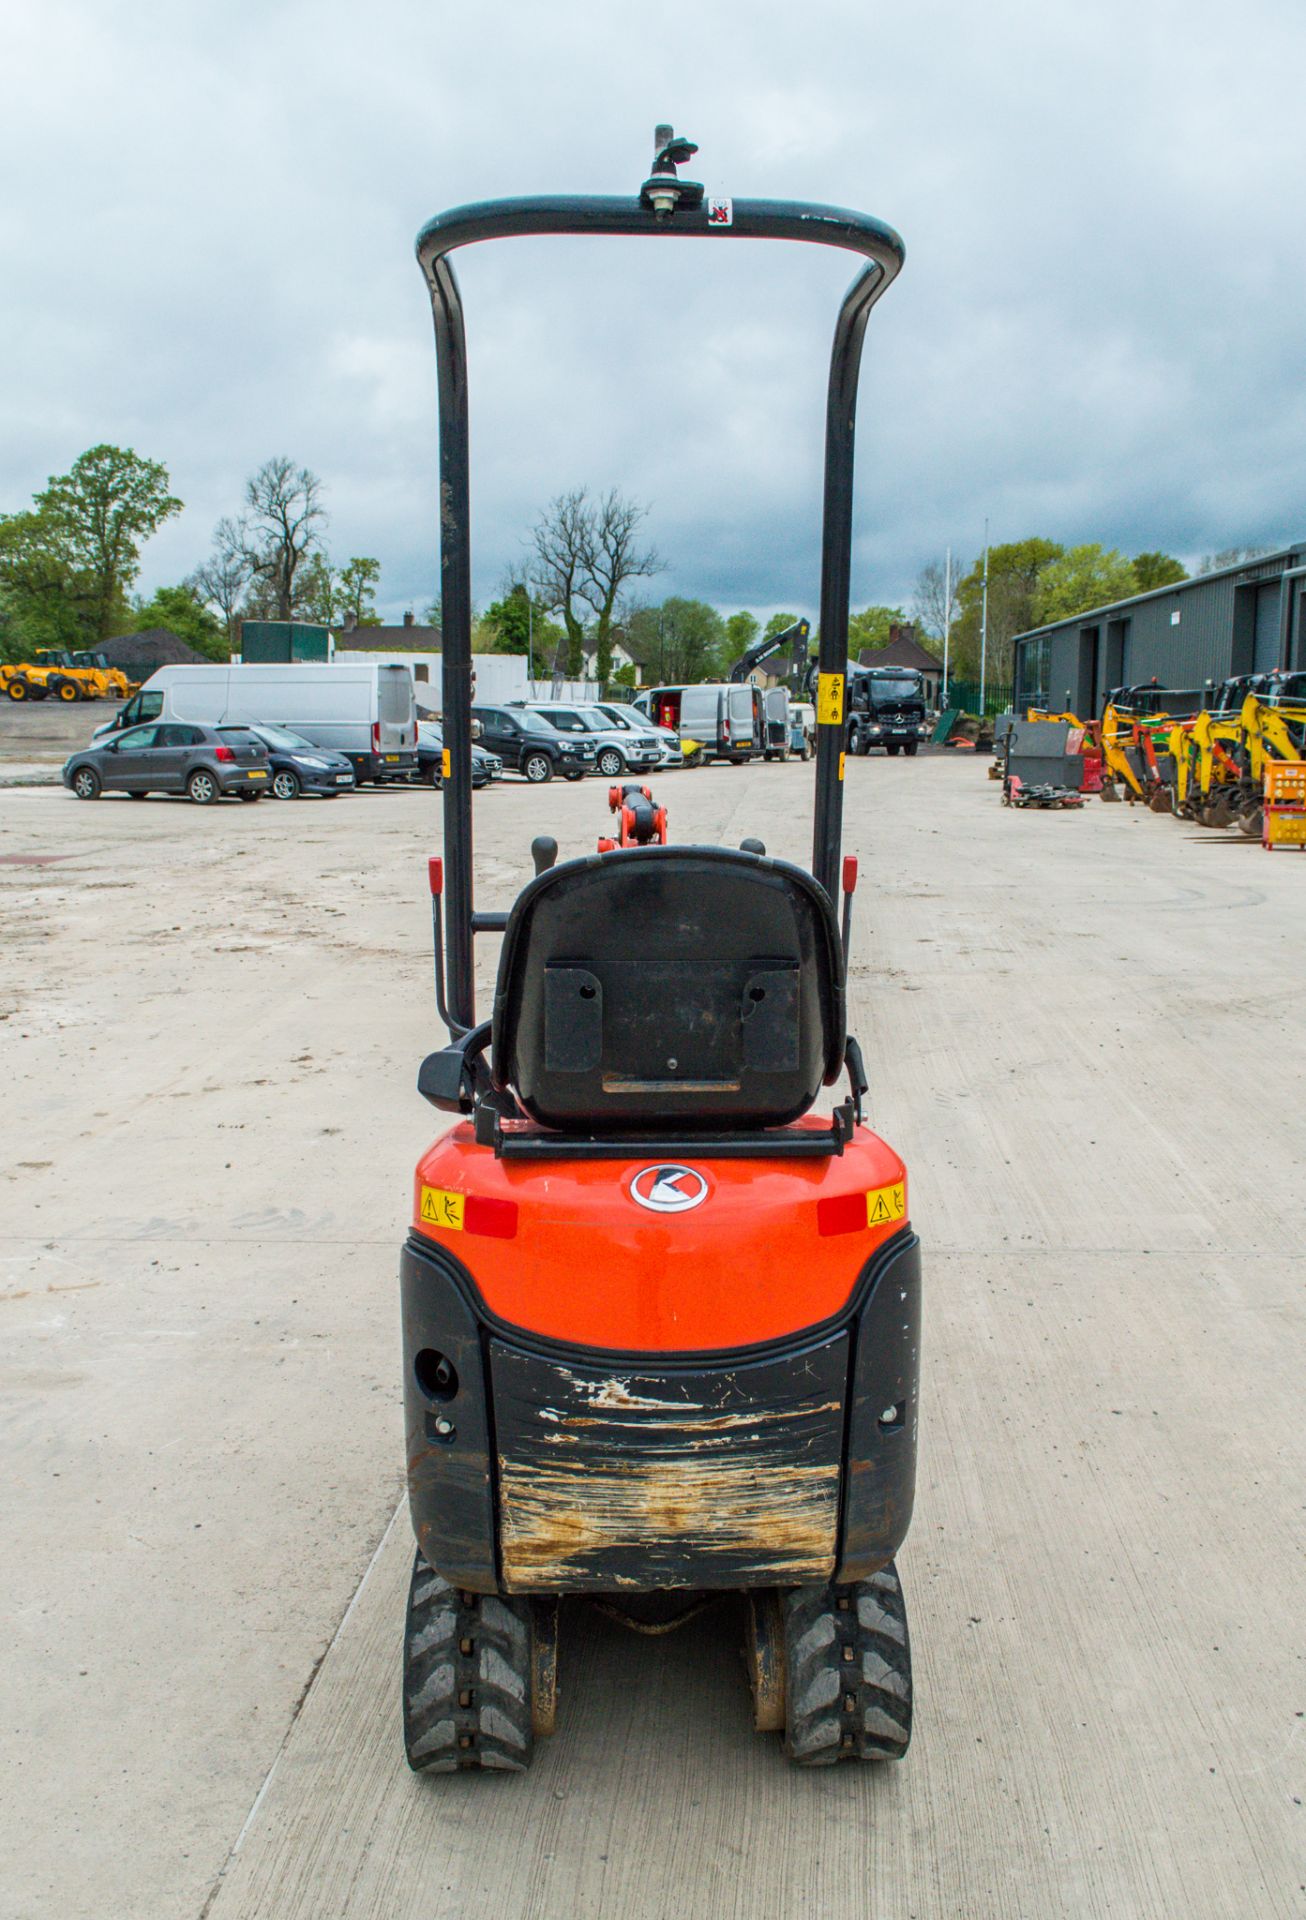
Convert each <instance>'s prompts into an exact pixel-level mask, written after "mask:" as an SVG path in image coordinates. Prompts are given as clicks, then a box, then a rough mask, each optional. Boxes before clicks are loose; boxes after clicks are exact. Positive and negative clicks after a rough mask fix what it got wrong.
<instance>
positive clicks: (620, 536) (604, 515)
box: [580, 487, 665, 682]
mask: <svg viewBox="0 0 1306 1920" xmlns="http://www.w3.org/2000/svg"><path fill="white" fill-rule="evenodd" d="M647 514H648V508H647V507H641V506H637V505H636V503H635V502H634V501H633V500H626V499H623V497H622V495H621V494H620V493H618V492H617V489H616V488H615V487H613V488H611V489H610V490H609V491H608V492H607V493H606V494H604V496H603V498H602V500H600V501H599V503H598V505H597V506H596V507H594V508H593V509H592V510H591V511H590V513H589V515H588V516H587V525H586V540H585V549H584V559H585V576H586V577H585V580H584V582H583V584H582V586H581V589H580V592H581V597H582V599H583V600H585V602H586V603H587V604H588V605H589V606H590V607H591V608H592V609H593V611H594V615H595V625H594V641H595V663H594V670H595V676H596V678H597V679H598V680H599V681H600V682H604V681H607V680H610V679H611V677H612V616H613V613H614V610H615V608H616V606H617V601H618V598H619V596H620V594H621V590H622V587H623V586H624V585H625V583H626V581H627V580H638V579H641V578H644V577H646V576H647V575H649V574H653V573H660V572H661V571H662V568H663V566H664V565H665V562H664V561H663V560H662V558H661V557H660V555H659V554H658V553H657V552H656V551H655V550H654V549H653V548H652V547H649V548H648V549H647V550H646V551H644V552H642V553H641V552H640V551H639V549H638V547H637V545H636V535H637V534H638V532H639V526H640V522H641V521H642V520H644V519H645V518H646V517H647Z"/></svg>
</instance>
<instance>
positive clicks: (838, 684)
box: [417, 128, 904, 1031]
mask: <svg viewBox="0 0 1306 1920" xmlns="http://www.w3.org/2000/svg"><path fill="white" fill-rule="evenodd" d="M663 131H665V130H664V129H661V128H660V129H659V133H662V132H663ZM656 171H657V168H656V166H655V172H656ZM663 171H666V172H668V173H670V174H672V175H674V169H673V168H664V169H663ZM655 184H656V182H655V181H653V180H650V182H649V183H648V185H649V187H652V186H654V185H655ZM698 191H701V190H697V189H695V190H693V191H691V192H689V193H687V194H685V195H684V196H683V197H680V198H679V200H678V201H677V197H676V194H675V192H674V183H673V192H672V194H671V196H670V198H671V201H672V206H671V210H669V211H668V210H667V208H666V206H665V203H664V204H663V206H662V207H661V209H660V210H659V208H658V207H655V206H654V205H653V204H651V202H650V200H649V197H648V192H647V189H646V192H645V195H644V196H632V197H631V198H629V199H627V198H623V197H620V196H608V195H590V194H571V195H561V196H558V197H553V196H549V195H541V196H531V197H529V198H524V199H513V200H484V201H479V202H476V203H475V204H472V205H470V206H465V207H455V208H453V209H452V210H451V211H450V212H448V213H442V214H439V215H437V216H436V218H435V219H434V220H431V221H429V222H428V223H427V225H426V226H424V227H423V228H422V231H421V233H420V234H419V235H418V237H417V258H418V261H419V263H420V265H421V268H422V271H423V273H424V274H425V276H426V281H427V286H428V288H429V290H430V295H431V311H432V315H433V318H434V321H435V345H436V357H437V361H438V366H439V396H440V595H441V608H442V613H441V624H442V628H443V641H442V645H443V700H442V705H443V709H444V745H445V748H446V749H447V751H448V753H449V756H450V769H451V772H450V777H449V778H447V779H446V780H445V782H444V856H445V860H446V863H447V867H448V899H447V912H446V914H445V940H446V947H445V951H446V955H447V960H448V965H447V987H448V1007H449V1014H450V1017H451V1025H456V1028H457V1030H458V1031H465V1030H466V1029H467V1028H470V1027H471V1026H473V1025H474V1024H475V1012H476V1009H475V993H474V972H473V954H472V947H473V938H474V933H475V931H476V930H477V926H478V923H479V926H480V927H481V928H483V929H487V930H488V923H489V922H491V921H495V922H497V921H498V919H499V917H500V916H498V915H497V914H496V915H488V914H482V915H477V914H476V913H475V908H474V902H473V898H472V779H471V764H472V762H471V753H472V733H471V676H472V636H471V624H472V577H471V530H470V506H469V462H468V414H467V346H466V336H465V333H464V328H463V306H462V297H461V295H460V293H459V291H458V282H457V280H456V279H455V277H454V271H453V267H452V266H451V264H450V262H449V257H448V256H449V255H450V254H451V253H453V252H455V251H456V250H457V249H458V248H459V247H467V246H473V245H475V244H477V243H478V242H480V241H483V240H503V239H509V238H513V237H519V236H524V235H537V234H582V235H583V234H618V235H628V236H641V237H645V236H646V237H648V238H649V239H664V238H667V237H672V236H686V235H687V236H689V237H691V238H695V239H706V240H712V241H718V242H719V241H722V240H799V241H805V242H807V243H808V244H811V245H817V246H826V247H840V248H843V249H844V250H845V251H846V252H849V253H856V254H861V255H862V256H863V257H864V258H865V259H866V260H868V261H869V262H870V265H869V266H867V267H865V268H863V270H862V271H861V272H860V273H859V274H858V275H857V278H856V279H855V280H854V281H853V283H852V285H851V286H850V287H849V289H848V291H847V293H846V294H845V295H844V298H843V304H842V306H841V307H840V309H839V317H838V320H837V322H836V325H835V330H834V342H833V345H832V347H831V350H830V379H829V387H828V392H827V399H826V416H825V494H824V517H823V523H822V535H821V602H820V604H821V616H820V618H821V640H820V651H819V655H818V672H819V675H820V678H819V681H818V689H817V750H816V807H815V816H814V821H813V832H812V872H813V874H814V875H815V877H816V879H817V880H818V881H819V882H820V884H821V885H822V886H823V887H824V888H825V890H826V892H827V893H828V895H829V896H830V899H831V900H837V898H838V893H839V857H840V847H841V842H842V837H843V784H842V782H843V749H844V738H845V734H844V711H845V694H846V688H845V677H846V661H847V648H848V593H849V575H850V567H851V556H852V496H853V433H854V427H855V422H856V411H857V378H858V373H859V371H860V368H861V354H862V338H863V335H864V334H865V331H866V322H867V319H868V318H869V316H870V311H871V308H872V307H873V306H874V305H875V302H876V301H877V300H878V299H879V297H880V295H881V294H882V293H883V292H884V291H885V289H886V287H888V286H889V285H890V284H891V283H892V281H893V280H894V279H895V278H896V276H897V274H898V271H899V269H900V268H901V266H902V263H903V258H904V248H903V243H902V241H901V239H900V238H899V236H898V235H897V234H896V233H895V232H894V230H893V228H892V227H889V226H886V225H885V224H884V223H883V222H882V221H879V220H873V219H871V218H870V216H869V215H867V214H862V213H852V212H849V211H848V210H847V209H846V208H844V207H830V206H823V205H821V204H819V203H809V202H806V201H800V200H734V201H724V202H723V201H717V200H712V201H707V200H703V199H701V198H700V199H698V200H695V199H694V197H693V195H694V192H698Z"/></svg>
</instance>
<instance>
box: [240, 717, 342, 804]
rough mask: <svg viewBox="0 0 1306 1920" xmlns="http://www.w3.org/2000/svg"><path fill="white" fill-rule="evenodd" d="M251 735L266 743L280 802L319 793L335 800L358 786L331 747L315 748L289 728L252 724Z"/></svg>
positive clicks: (258, 722)
mask: <svg viewBox="0 0 1306 1920" xmlns="http://www.w3.org/2000/svg"><path fill="white" fill-rule="evenodd" d="M248 731H249V732H250V733H252V734H253V735H254V736H255V738H256V739H259V740H261V741H262V742H263V745H264V746H265V747H266V748H267V750H268V760H269V762H270V765H271V774H272V780H271V791H272V792H273V793H274V794H275V795H276V797H277V799H278V800H298V799H299V797H300V795H301V794H305V793H318V794H321V796H322V798H323V799H324V800H334V799H335V797H336V795H337V794H339V793H348V792H349V790H350V789H351V788H352V787H353V786H354V785H355V780H354V769H353V766H352V764H351V763H350V761H349V760H348V759H347V758H346V756H345V755H344V754H343V753H335V752H333V750H332V749H331V748H330V747H315V746H314V745H313V742H312V741H311V740H306V739H305V738H304V736H303V734H302V733H292V732H291V731H290V729H289V727H269V726H266V725H265V724H264V723H263V722H262V721H256V722H251V723H250V725H249V727H248Z"/></svg>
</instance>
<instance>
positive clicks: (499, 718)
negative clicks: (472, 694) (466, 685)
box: [472, 704, 597, 786]
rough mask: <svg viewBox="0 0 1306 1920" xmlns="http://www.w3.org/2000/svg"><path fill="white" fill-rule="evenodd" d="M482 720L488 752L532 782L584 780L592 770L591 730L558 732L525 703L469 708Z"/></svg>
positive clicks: (594, 750)
mask: <svg viewBox="0 0 1306 1920" xmlns="http://www.w3.org/2000/svg"><path fill="white" fill-rule="evenodd" d="M472 717H473V719H475V720H479V721H480V723H481V743H482V745H483V746H484V748H485V750H486V752H487V753H493V754H495V755H497V757H498V758H499V759H500V760H502V762H503V764H504V766H505V767H515V768H516V770H517V772H518V773H520V774H521V776H522V778H523V779H525V780H529V781H530V782H531V784H532V786H538V785H539V784H540V783H541V782H543V781H545V780H552V778H553V776H554V774H555V773H560V774H561V775H562V777H563V779H564V780H583V779H584V777H585V775H586V774H587V773H593V771H594V762H595V758H596V754H597V746H596V742H595V739H594V736H593V734H590V733H570V734H568V733H560V732H559V731H558V729H557V728H556V727H553V726H550V725H549V722H548V721H547V720H546V719H544V718H543V716H542V715H541V714H540V713H536V712H535V711H533V710H532V709H531V708H530V707H527V706H519V705H516V704H514V705H512V706H505V707H481V706H476V707H473V708H472Z"/></svg>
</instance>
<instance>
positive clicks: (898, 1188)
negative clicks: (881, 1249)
mask: <svg viewBox="0 0 1306 1920" xmlns="http://www.w3.org/2000/svg"><path fill="white" fill-rule="evenodd" d="M906 1215H907V1188H906V1185H905V1184H904V1182H903V1181H901V1180H899V1181H898V1182H897V1184H896V1185H894V1186H892V1187H872V1188H871V1190H870V1192H869V1193H868V1194H867V1196H866V1224H867V1226H868V1227H887V1226H888V1225H889V1224H890V1223H891V1222H892V1221H894V1220H903V1219H905V1218H906Z"/></svg>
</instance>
